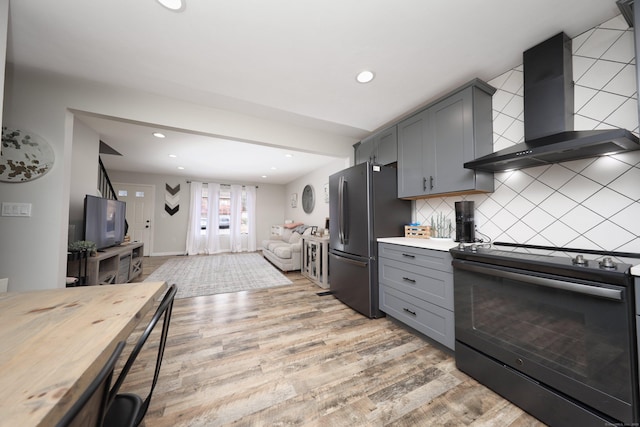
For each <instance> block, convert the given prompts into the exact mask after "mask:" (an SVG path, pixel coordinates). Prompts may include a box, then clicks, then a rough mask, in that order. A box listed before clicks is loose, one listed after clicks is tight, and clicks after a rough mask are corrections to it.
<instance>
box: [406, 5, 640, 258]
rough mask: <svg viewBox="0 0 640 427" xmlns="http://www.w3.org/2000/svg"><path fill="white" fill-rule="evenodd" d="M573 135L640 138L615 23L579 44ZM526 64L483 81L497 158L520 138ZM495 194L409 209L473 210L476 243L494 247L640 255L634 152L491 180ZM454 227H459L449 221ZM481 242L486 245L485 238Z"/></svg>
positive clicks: (629, 36) (425, 216)
mask: <svg viewBox="0 0 640 427" xmlns="http://www.w3.org/2000/svg"><path fill="white" fill-rule="evenodd" d="M572 43H573V52H574V56H573V70H574V80H575V81H576V86H575V98H574V103H575V111H576V115H575V116H574V122H575V129H576V130H590V129H607V128H615V127H620V128H625V129H628V130H630V131H633V132H634V133H635V134H636V135H637V134H638V103H637V87H636V81H635V63H636V61H635V58H634V48H633V29H630V28H628V26H627V24H626V22H625V20H624V18H623V17H622V16H621V15H618V16H616V17H615V18H613V19H611V20H609V21H607V22H605V23H603V24H601V25H600V26H598V27H596V28H593V29H590V30H588V31H586V32H584V33H582V34H580V35H579V36H577V37H575V38H574V39H573V41H572ZM523 82H524V80H523V68H522V65H518V66H517V67H515V68H513V69H511V70H508V71H506V72H505V73H503V74H501V75H500V76H497V77H496V78H495V79H492V80H491V81H489V84H491V85H492V86H494V87H495V88H496V89H497V91H496V93H495V94H494V95H493V108H494V112H493V117H494V123H493V127H494V135H493V142H494V151H497V150H499V149H502V148H506V147H509V146H511V145H513V144H515V143H518V142H521V141H523V140H524V122H523V111H524V104H523ZM494 179H495V191H494V193H488V194H473V195H466V196H455V197H454V196H452V197H442V198H431V199H424V200H416V201H415V210H416V211H415V214H416V215H415V216H416V219H417V220H418V221H420V222H421V223H423V224H428V223H429V221H430V219H431V216H433V215H434V214H437V213H440V212H443V213H444V214H445V215H447V216H448V217H450V218H451V219H452V221H453V219H454V216H455V214H454V203H455V202H456V201H459V200H473V201H474V202H475V208H476V214H475V223H476V225H477V228H478V230H477V231H478V232H477V237H481V238H485V237H483V236H484V235H486V237H488V238H489V239H491V240H494V241H506V242H516V243H529V244H538V245H547V246H566V247H572V248H583V249H604V250H619V251H625V252H640V237H639V234H640V221H639V218H640V151H634V152H628V153H622V154H616V155H612V156H605V157H596V158H589V159H580V160H573V161H570V162H564V163H560V164H557V165H547V166H539V167H533V168H527V169H522V170H518V171H509V172H499V173H496V174H494ZM453 222H454V223H455V221H453ZM485 239H486V238H485Z"/></svg>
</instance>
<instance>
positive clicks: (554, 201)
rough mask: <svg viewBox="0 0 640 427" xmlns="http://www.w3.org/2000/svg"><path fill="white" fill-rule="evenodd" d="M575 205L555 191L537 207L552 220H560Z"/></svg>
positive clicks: (575, 204)
mask: <svg viewBox="0 0 640 427" xmlns="http://www.w3.org/2000/svg"><path fill="white" fill-rule="evenodd" d="M577 205H578V204H577V203H576V202H574V201H573V200H571V199H570V198H568V197H567V196H565V195H563V194H561V193H558V192H557V191H556V192H555V193H553V194H552V195H550V196H549V197H547V198H546V199H545V200H544V201H543V202H542V203H540V205H539V206H540V208H542V209H543V210H544V211H545V212H548V213H549V214H550V215H552V216H553V217H554V218H561V217H562V216H564V215H565V214H566V213H567V212H569V211H570V210H572V209H574V208H575V207H576V206H577Z"/></svg>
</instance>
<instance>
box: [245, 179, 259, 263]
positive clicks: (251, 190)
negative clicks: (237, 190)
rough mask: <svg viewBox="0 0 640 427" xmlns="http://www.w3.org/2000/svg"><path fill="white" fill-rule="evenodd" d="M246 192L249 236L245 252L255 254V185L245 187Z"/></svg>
mask: <svg viewBox="0 0 640 427" xmlns="http://www.w3.org/2000/svg"><path fill="white" fill-rule="evenodd" d="M245 191H246V192H247V215H248V222H247V225H248V228H249V235H248V236H247V250H248V251H249V252H255V251H256V249H257V247H256V245H257V244H256V240H257V236H256V187H255V185H249V186H247V187H245Z"/></svg>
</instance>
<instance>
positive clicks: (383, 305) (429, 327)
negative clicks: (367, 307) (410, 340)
mask: <svg viewBox="0 0 640 427" xmlns="http://www.w3.org/2000/svg"><path fill="white" fill-rule="evenodd" d="M380 309H381V310H382V311H384V312H385V313H387V315H388V316H391V317H393V318H395V319H397V320H399V321H400V322H402V323H404V324H406V325H409V326H411V327H412V328H414V329H416V330H417V331H418V332H420V333H422V334H424V335H426V336H428V337H429V338H431V339H433V340H435V341H437V342H439V343H440V344H443V345H444V346H446V347H448V348H450V349H451V350H453V349H454V341H455V335H454V334H455V324H454V319H453V312H452V311H450V310H446V309H444V308H442V307H438V306H437V305H434V304H430V303H428V302H426V301H422V300H419V299H415V298H413V297H411V296H410V295H408V294H405V293H403V292H400V291H398V290H396V289H393V288H391V287H389V286H385V285H381V286H380Z"/></svg>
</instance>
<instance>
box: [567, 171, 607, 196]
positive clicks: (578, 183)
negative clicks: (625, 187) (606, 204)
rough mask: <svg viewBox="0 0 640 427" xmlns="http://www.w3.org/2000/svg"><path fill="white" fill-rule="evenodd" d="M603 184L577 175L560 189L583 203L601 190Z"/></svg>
mask: <svg viewBox="0 0 640 427" xmlns="http://www.w3.org/2000/svg"><path fill="white" fill-rule="evenodd" d="M602 187H603V186H602V185H601V184H598V183H597V182H595V181H592V180H590V179H589V178H586V177H584V176H582V175H575V176H574V177H573V178H571V179H570V180H569V181H568V182H567V183H566V184H565V185H563V186H562V187H560V188H558V191H559V192H560V193H562V194H564V195H565V196H567V197H568V198H570V199H571V200H574V201H576V202H578V203H582V202H584V201H585V200H587V199H588V198H589V197H591V195H592V194H595V193H596V192H598V191H600V190H601V189H602Z"/></svg>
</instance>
